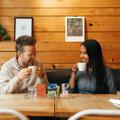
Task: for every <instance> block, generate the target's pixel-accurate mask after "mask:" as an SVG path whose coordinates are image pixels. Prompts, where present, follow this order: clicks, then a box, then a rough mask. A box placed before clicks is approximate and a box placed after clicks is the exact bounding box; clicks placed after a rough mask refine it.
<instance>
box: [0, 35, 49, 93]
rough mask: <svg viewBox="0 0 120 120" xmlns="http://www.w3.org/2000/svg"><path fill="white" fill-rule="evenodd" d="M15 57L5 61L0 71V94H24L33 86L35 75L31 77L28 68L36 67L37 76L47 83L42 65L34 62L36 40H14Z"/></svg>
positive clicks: (24, 38) (21, 38)
mask: <svg viewBox="0 0 120 120" xmlns="http://www.w3.org/2000/svg"><path fill="white" fill-rule="evenodd" d="M15 42H16V46H15V48H16V57H14V58H12V59H10V60H9V61H7V62H6V63H5V64H3V66H2V67H1V71H0V94H5V93H24V92H27V90H28V87H29V86H31V85H35V83H36V75H34V76H32V77H31V73H32V69H30V68H29V67H28V66H38V71H37V76H39V77H40V79H42V81H43V82H45V83H47V77H46V74H45V72H44V70H43V67H42V64H40V63H38V62H37V61H36V48H35V44H36V40H35V39H34V38H32V37H30V36H26V35H24V36H21V37H19V38H17V39H16V41H15Z"/></svg>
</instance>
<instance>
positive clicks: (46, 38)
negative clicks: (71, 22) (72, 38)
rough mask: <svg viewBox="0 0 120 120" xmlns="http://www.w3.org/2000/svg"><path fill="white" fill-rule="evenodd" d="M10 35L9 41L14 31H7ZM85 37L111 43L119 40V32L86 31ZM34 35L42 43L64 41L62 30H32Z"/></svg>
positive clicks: (12, 39) (12, 37)
mask: <svg viewBox="0 0 120 120" xmlns="http://www.w3.org/2000/svg"><path fill="white" fill-rule="evenodd" d="M8 32H9V34H10V36H11V41H14V32H12V31H8ZM85 36H86V38H89V39H96V40H98V41H99V42H100V43H103V42H108V41H109V42H110V43H112V42H113V41H114V44H115V43H118V44H119V42H120V39H119V38H120V32H119V31H118V32H113V31H110V32H107V31H106V32H87V33H86V34H85ZM34 37H35V38H36V40H37V41H38V42H43V43H48V42H50V43H51V42H52V43H54V42H55V43H56V42H57V43H58V42H59V43H60V42H65V33H64V32H34Z"/></svg>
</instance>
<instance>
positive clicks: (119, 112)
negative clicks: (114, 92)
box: [68, 109, 120, 120]
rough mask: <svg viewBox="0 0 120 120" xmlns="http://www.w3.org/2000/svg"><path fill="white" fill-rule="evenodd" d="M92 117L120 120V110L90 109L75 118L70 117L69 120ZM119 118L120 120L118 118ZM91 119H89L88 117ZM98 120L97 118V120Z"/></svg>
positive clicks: (77, 114) (75, 115) (79, 113)
mask: <svg viewBox="0 0 120 120" xmlns="http://www.w3.org/2000/svg"><path fill="white" fill-rule="evenodd" d="M87 115H90V116H104V117H105V116H106V118H107V117H108V116H109V117H110V119H111V120H113V117H116V118H117V120H118V119H120V110H105V109H88V110H83V111H80V112H78V113H76V114H74V115H73V116H71V117H69V119H68V120H78V119H82V120H83V117H85V116H87ZM118 116H119V118H118ZM88 118H89V117H88ZM95 119H96V118H95ZM99 120H101V119H99Z"/></svg>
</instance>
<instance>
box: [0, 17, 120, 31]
mask: <svg viewBox="0 0 120 120" xmlns="http://www.w3.org/2000/svg"><path fill="white" fill-rule="evenodd" d="M33 19H34V31H35V32H38V31H39V32H40V31H42V32H48V31H54V32H63V31H64V30H65V27H64V25H65V18H64V17H33ZM13 20H14V17H1V20H0V22H1V24H3V25H4V26H5V28H6V29H7V30H9V31H14V21H13ZM56 21H57V22H56ZM4 23H6V24H4ZM119 23H120V17H119V16H118V17H115V16H114V17H86V32H88V31H96V32H97V31H120V24H119Z"/></svg>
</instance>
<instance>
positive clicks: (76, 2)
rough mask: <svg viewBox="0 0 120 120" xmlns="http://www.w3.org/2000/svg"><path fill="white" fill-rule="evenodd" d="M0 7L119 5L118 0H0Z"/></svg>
mask: <svg viewBox="0 0 120 120" xmlns="http://www.w3.org/2000/svg"><path fill="white" fill-rule="evenodd" d="M0 4H1V6H0V8H13V7H15V8H37V7H41V8H44V7H50V8H54V7H55V8H56V7H58V8H59V7H60V8H63V7H119V6H120V1H119V0H100V1H97V0H85V1H83V0H64V1H63V0H35V1H33V0H25V1H24V0H16V1H14V2H13V1H11V0H1V1H0Z"/></svg>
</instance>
